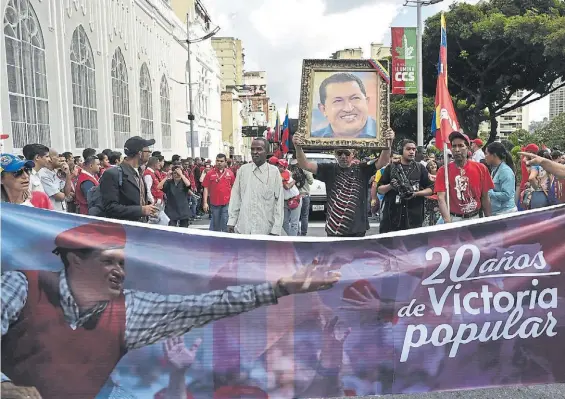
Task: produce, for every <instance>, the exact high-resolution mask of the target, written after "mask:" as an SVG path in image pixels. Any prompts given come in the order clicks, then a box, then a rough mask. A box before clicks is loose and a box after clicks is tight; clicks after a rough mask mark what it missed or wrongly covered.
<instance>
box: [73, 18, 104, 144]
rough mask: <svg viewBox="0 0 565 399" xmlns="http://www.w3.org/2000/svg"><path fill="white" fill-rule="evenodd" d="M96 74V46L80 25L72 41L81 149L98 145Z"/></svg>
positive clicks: (76, 125)
mask: <svg viewBox="0 0 565 399" xmlns="http://www.w3.org/2000/svg"><path fill="white" fill-rule="evenodd" d="M95 76H96V74H95V67H94V56H93V54H92V47H90V42H89V41H88V37H87V36H86V32H85V31H84V28H83V27H82V25H79V26H78V28H76V29H75V31H74V33H73V39H72V42H71V80H72V88H73V114H74V120H75V145H76V147H77V148H97V147H98V118H97V111H96V79H95Z"/></svg>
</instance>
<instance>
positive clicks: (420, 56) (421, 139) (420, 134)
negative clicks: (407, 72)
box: [404, 0, 443, 146]
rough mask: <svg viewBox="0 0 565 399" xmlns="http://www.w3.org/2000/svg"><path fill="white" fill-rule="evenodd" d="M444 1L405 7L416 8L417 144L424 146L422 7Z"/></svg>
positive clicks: (418, 0) (416, 1)
mask: <svg viewBox="0 0 565 399" xmlns="http://www.w3.org/2000/svg"><path fill="white" fill-rule="evenodd" d="M442 1H443V0H406V2H405V3H404V5H405V6H409V7H414V6H415V7H416V18H417V27H416V43H417V45H416V63H417V66H418V99H417V100H418V112H417V115H418V135H417V140H416V141H417V143H418V145H419V146H423V145H424V78H423V76H422V75H423V73H424V72H423V69H424V68H423V65H424V61H423V58H424V57H423V54H422V7H423V6H430V5H433V4H437V3H441V2H442Z"/></svg>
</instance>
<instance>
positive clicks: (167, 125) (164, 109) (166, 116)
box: [160, 75, 172, 150]
mask: <svg viewBox="0 0 565 399" xmlns="http://www.w3.org/2000/svg"><path fill="white" fill-rule="evenodd" d="M160 93H161V134H162V137H163V149H165V150H170V149H171V146H172V143H171V100H170V97H169V85H168V84H167V78H166V77H165V75H163V77H162V78H161V90H160Z"/></svg>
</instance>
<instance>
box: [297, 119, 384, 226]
mask: <svg viewBox="0 0 565 399" xmlns="http://www.w3.org/2000/svg"><path fill="white" fill-rule="evenodd" d="M384 138H385V139H386V140H387V141H388V142H391V141H392V140H394V132H393V131H392V129H388V130H387V131H386V132H385V134H384ZM292 140H293V143H294V147H295V149H296V159H297V160H298V166H299V167H300V168H302V169H304V170H307V171H309V172H312V173H313V174H315V175H316V178H317V179H318V180H320V181H323V182H324V183H326V193H327V196H328V211H327V215H326V233H327V235H328V237H364V236H365V234H366V233H367V230H369V227H370V226H369V217H368V216H369V215H368V211H367V209H368V206H367V199H368V187H369V180H370V179H371V176H373V175H374V174H375V173H376V171H377V170H378V169H380V168H382V167H383V166H385V165H386V164H387V163H389V161H390V151H389V150H384V151H383V152H382V153H381V156H380V157H379V159H378V160H377V161H376V162H375V161H371V162H362V163H360V162H359V161H357V160H356V159H355V152H354V151H353V150H336V152H335V154H336V158H337V164H334V163H323V164H322V163H321V164H317V163H316V162H312V161H309V160H308V159H307V158H306V154H304V151H303V150H302V146H301V144H302V143H301V140H300V138H299V136H297V135H295V136H294V137H293V138H292Z"/></svg>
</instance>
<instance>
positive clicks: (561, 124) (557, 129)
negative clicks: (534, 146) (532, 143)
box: [534, 113, 565, 148]
mask: <svg viewBox="0 0 565 399" xmlns="http://www.w3.org/2000/svg"><path fill="white" fill-rule="evenodd" d="M534 134H535V136H536V137H539V140H540V142H541V143H543V144H545V145H546V146H547V147H548V148H554V147H560V148H565V113H562V114H560V115H558V116H557V117H555V118H554V119H553V120H552V121H551V122H550V123H549V124H548V125H546V126H545V127H543V128H541V129H539V130H537V131H536V132H535V133H534Z"/></svg>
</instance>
